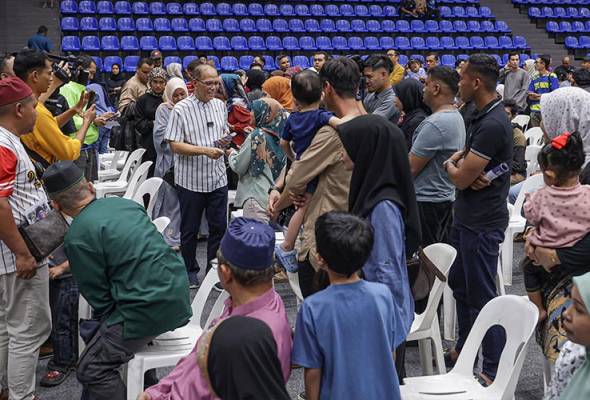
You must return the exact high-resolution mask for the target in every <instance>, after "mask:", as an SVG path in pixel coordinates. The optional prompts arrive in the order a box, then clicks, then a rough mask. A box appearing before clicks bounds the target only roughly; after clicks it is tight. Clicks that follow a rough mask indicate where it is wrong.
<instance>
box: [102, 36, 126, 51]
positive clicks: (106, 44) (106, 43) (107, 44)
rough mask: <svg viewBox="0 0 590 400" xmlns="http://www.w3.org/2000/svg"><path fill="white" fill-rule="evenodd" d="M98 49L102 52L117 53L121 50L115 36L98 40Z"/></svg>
mask: <svg viewBox="0 0 590 400" xmlns="http://www.w3.org/2000/svg"><path fill="white" fill-rule="evenodd" d="M100 47H101V48H102V50H103V51H119V50H120V49H121V45H120V44H119V38H118V37H117V36H115V35H107V36H103V37H102V39H101V40H100Z"/></svg>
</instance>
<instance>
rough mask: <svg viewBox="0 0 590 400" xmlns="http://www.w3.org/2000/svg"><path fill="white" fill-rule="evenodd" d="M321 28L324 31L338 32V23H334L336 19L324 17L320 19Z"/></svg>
mask: <svg viewBox="0 0 590 400" xmlns="http://www.w3.org/2000/svg"><path fill="white" fill-rule="evenodd" d="M320 28H321V30H322V32H326V33H330V32H336V25H335V24H334V21H333V20H331V19H322V20H321V21H320Z"/></svg>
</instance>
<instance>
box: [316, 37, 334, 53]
mask: <svg viewBox="0 0 590 400" xmlns="http://www.w3.org/2000/svg"><path fill="white" fill-rule="evenodd" d="M315 45H316V47H317V48H318V49H319V50H332V49H333V47H332V42H331V41H330V38H329V37H327V36H318V37H316V38H315Z"/></svg>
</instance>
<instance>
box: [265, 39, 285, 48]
mask: <svg viewBox="0 0 590 400" xmlns="http://www.w3.org/2000/svg"><path fill="white" fill-rule="evenodd" d="M266 48H267V49H268V50H270V51H280V50H283V42H281V38H280V37H278V36H267V38H266Z"/></svg>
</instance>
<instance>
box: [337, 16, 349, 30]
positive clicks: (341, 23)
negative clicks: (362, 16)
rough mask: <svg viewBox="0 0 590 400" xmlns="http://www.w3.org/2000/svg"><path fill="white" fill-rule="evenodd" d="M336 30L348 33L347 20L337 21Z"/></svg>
mask: <svg viewBox="0 0 590 400" xmlns="http://www.w3.org/2000/svg"><path fill="white" fill-rule="evenodd" d="M336 30H337V31H338V32H350V22H348V20H347V19H339V20H337V21H336Z"/></svg>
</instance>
